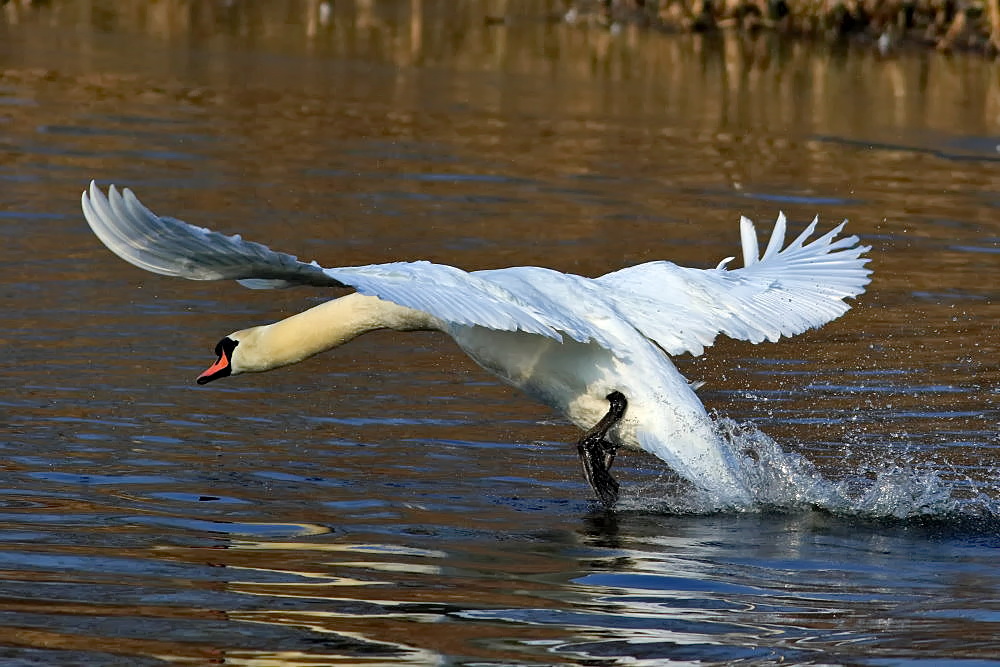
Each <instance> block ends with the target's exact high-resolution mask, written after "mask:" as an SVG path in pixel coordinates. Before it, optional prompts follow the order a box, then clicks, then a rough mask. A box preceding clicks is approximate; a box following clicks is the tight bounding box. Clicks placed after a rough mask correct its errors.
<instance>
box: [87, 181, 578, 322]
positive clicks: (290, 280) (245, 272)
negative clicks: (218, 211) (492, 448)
mask: <svg viewBox="0 0 1000 667" xmlns="http://www.w3.org/2000/svg"><path fill="white" fill-rule="evenodd" d="M82 206H83V214H84V217H86V219H87V222H88V224H90V227H91V229H93V230H94V233H95V234H96V235H97V237H98V238H99V239H101V241H102V242H103V243H104V245H106V246H107V247H108V248H109V249H110V250H111V251H112V252H114V253H115V254H116V255H118V256H119V257H121V258H122V259H124V260H125V261H127V262H129V263H131V264H134V265H135V266H138V267H139V268H141V269H145V270H147V271H152V272H153V273H159V274H162V275H166V276H177V277H180V278H188V279H189V280H225V279H231V280H237V281H239V282H240V283H241V284H242V285H244V286H246V287H251V288H256V289H264V288H275V287H288V286H290V285H315V286H319V287H351V288H354V289H356V290H357V291H358V292H361V293H362V294H369V295H372V296H377V297H379V298H381V299H385V300H387V301H392V302H393V303H397V304H399V305H401V306H406V307H408V308H415V309H417V310H422V311H424V312H426V313H429V314H431V315H433V316H434V317H436V318H438V319H439V320H441V321H442V322H445V323H449V324H455V325H462V326H483V327H489V328H491V329H499V330H505V331H516V330H521V331H527V332H530V333H537V334H541V335H543V336H548V337H551V338H555V339H557V340H562V333H560V331H562V332H563V333H568V334H569V335H570V336H571V337H574V338H580V339H584V340H586V339H587V337H586V334H585V332H579V331H575V330H574V331H570V332H567V331H566V330H565V327H562V326H560V323H559V322H558V321H555V320H554V319H553V318H552V317H550V316H548V315H546V314H545V313H544V312H543V311H542V310H540V309H538V308H536V307H533V306H531V305H529V304H527V303H525V302H524V301H523V300H522V299H519V298H518V297H517V296H515V295H514V294H512V293H511V292H509V291H508V290H507V289H505V288H504V287H502V286H500V285H498V284H496V283H493V282H491V281H488V280H485V279H483V278H481V277H478V276H476V275H474V274H471V273H467V272H465V271H462V270H461V269H457V268H455V267H452V266H446V265H443V264H433V263H431V262H396V263H392V264H373V265H370V266H355V267H344V268H335V269H325V268H323V267H321V266H320V265H319V264H316V263H315V262H312V263H307V262H300V261H299V260H298V259H296V258H295V257H294V256H293V255H288V254H285V253H281V252H275V251H274V250H271V249H270V248H268V247H267V246H265V245H261V244H260V243H254V242H252V241H245V240H243V239H242V238H240V237H239V236H238V235H235V236H226V235H225V234H220V233H218V232H213V231H211V230H209V229H205V228H202V227H196V226H194V225H190V224H188V223H186V222H184V221H182V220H177V219H176V218H168V217H160V216H158V215H156V214H155V213H153V212H152V211H150V210H149V209H147V208H146V207H145V206H143V205H142V203H141V202H140V201H139V199H138V198H137V197H136V196H135V195H134V194H132V191H131V190H129V189H128V188H125V189H124V190H123V191H122V192H121V193H119V192H118V190H117V189H116V188H115V187H114V186H111V187H110V188H109V190H108V196H105V195H104V193H103V192H102V191H101V190H100V188H98V187H97V185H96V184H94V183H91V184H90V189H89V191H88V192H84V193H83V197H82Z"/></svg>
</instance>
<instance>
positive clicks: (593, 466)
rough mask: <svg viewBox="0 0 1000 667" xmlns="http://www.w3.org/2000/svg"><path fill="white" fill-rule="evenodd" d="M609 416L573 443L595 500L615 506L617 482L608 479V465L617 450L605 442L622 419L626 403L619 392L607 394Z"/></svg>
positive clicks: (615, 446) (610, 478)
mask: <svg viewBox="0 0 1000 667" xmlns="http://www.w3.org/2000/svg"><path fill="white" fill-rule="evenodd" d="M607 398H608V403H610V404H611V407H610V408H608V413H607V414H606V415H604V416H603V417H601V421H599V422H597V424H596V425H595V426H594V427H593V428H592V429H590V430H589V431H587V432H586V433H584V434H583V437H581V438H580V440H579V441H578V442H577V443H576V451H577V452H578V453H579V454H580V463H582V464H583V474H584V476H585V477H586V478H587V481H588V482H590V486H591V487H593V489H594V491H595V492H596V493H597V497H598V498H600V499H601V502H602V503H604V504H605V505H614V504H615V502H616V501H617V500H618V482H616V481H615V478H614V477H612V476H611V472H610V469H611V464H612V463H614V462H615V454H617V453H618V446H617V445H615V444H614V443H613V442H610V441H609V440H608V439H607V436H608V431H609V430H611V427H613V426H614V425H615V424H617V423H618V422H619V421H621V418H622V417H623V416H624V415H625V408H627V407H628V401H626V400H625V396H624V395H623V394H622V393H621V392H620V391H613V392H611V393H610V394H608V397H607Z"/></svg>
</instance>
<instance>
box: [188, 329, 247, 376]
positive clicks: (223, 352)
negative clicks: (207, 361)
mask: <svg viewBox="0 0 1000 667" xmlns="http://www.w3.org/2000/svg"><path fill="white" fill-rule="evenodd" d="M239 344H240V339H239V338H238V337H237V334H230V335H228V336H225V337H224V338H223V339H222V340H220V341H219V342H218V343H217V344H216V346H215V354H216V355H217V356H218V357H219V358H218V359H217V360H216V362H215V363H214V364H212V365H211V366H209V367H208V368H206V369H205V371H204V372H203V373H202V374H201V375H199V376H198V380H197V382H198V384H208V383H209V382H211V381H212V380H218V379H219V378H224V377H229V376H230V375H237V374H239V372H240V364H239V362H238V361H237V360H236V348H237V347H239Z"/></svg>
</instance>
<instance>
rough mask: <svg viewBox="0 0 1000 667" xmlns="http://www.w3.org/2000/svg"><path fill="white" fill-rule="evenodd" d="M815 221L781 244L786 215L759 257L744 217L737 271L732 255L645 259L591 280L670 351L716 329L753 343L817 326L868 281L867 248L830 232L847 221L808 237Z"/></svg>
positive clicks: (700, 346) (695, 345)
mask: <svg viewBox="0 0 1000 667" xmlns="http://www.w3.org/2000/svg"><path fill="white" fill-rule="evenodd" d="M817 222H818V220H813V222H812V223H811V224H810V225H809V226H808V227H806V229H805V231H803V232H802V233H801V234H800V235H799V236H798V237H797V238H796V239H795V240H794V241H792V242H791V243H790V244H789V245H788V246H787V247H785V248H782V246H783V244H784V238H785V216H784V215H779V216H778V220H777V222H776V223H775V225H774V231H773V232H772V234H771V239H770V241H769V242H768V244H767V248H766V249H765V250H764V254H763V256H759V255H758V253H759V250H758V245H757V233H756V230H755V229H754V226H753V223H752V222H750V220H748V219H746V218H743V219H741V221H740V231H741V236H742V245H743V263H744V267H743V268H741V269H735V270H728V269H726V265H727V264H728V263H729V262H730V261H731V260H732V259H733V258H731V257H730V258H728V259H726V260H723V261H722V262H721V263H720V264H719V266H718V267H716V268H714V269H693V268H685V267H682V266H677V265H676V264H673V263H671V262H649V263H647V264H640V265H638V266H632V267H629V268H627V269H622V270H620V271H615V272H614V273H609V274H607V275H604V276H601V277H600V278H597V282H598V283H600V284H602V285H604V286H605V287H606V288H607V289H608V290H609V291H610V292H611V294H612V295H613V299H614V303H616V304H617V309H618V312H619V313H620V315H621V316H622V317H623V318H624V319H626V320H628V321H629V322H630V323H631V324H632V326H634V327H635V328H636V329H638V330H639V331H641V332H642V333H643V335H645V336H646V337H647V338H649V339H651V340H653V341H655V342H656V343H657V344H658V345H659V346H660V347H662V348H663V349H664V350H666V351H667V352H669V353H671V354H680V353H682V352H690V353H692V354H696V355H698V354H701V353H702V352H703V351H704V348H705V347H706V346H708V345H711V344H712V342H713V341H714V340H715V337H716V335H718V334H720V333H722V334H725V335H727V336H729V337H730V338H736V339H739V340H748V341H750V342H753V343H759V342H761V341H763V340H765V339H766V340H769V341H772V342H773V341H776V340H778V339H779V338H781V337H782V336H794V335H795V334H799V333H802V332H803V331H806V330H807V329H811V328H813V327H818V326H820V325H822V324H825V323H827V322H829V321H831V320H833V319H836V318H837V317H839V316H841V315H843V314H844V313H845V312H847V310H848V309H849V308H850V306H849V305H848V304H847V303H845V302H844V299H846V298H849V297H855V296H857V295H859V294H861V293H862V292H864V291H865V290H864V288H865V285H867V284H868V283H869V282H870V279H869V275H870V274H871V271H870V270H868V269H866V268H865V264H866V263H867V262H868V261H869V260H868V259H867V258H863V257H862V255H863V254H864V253H865V252H867V251H868V250H871V247H870V246H861V245H858V237H857V236H848V237H844V238H839V239H838V238H837V235H838V234H839V233H840V232H841V230H842V229H843V228H844V225H845V224H847V223H846V221H845V222H843V223H841V224H840V225H838V226H837V227H835V228H834V229H833V230H831V231H829V232H827V233H826V234H824V235H822V236H820V237H819V238H817V239H815V240H813V241H812V242H810V243H806V241H807V239H808V238H809V237H810V236H811V235H812V234H813V232H814V231H815V230H816V225H817Z"/></svg>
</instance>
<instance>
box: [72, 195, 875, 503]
mask: <svg viewBox="0 0 1000 667" xmlns="http://www.w3.org/2000/svg"><path fill="white" fill-rule="evenodd" d="M83 210H84V214H85V216H86V218H87V221H88V222H89V223H90V226H91V228H92V229H93V230H94V232H95V233H96V234H97V236H98V237H99V238H100V239H101V240H102V241H103V242H104V243H105V245H107V246H108V247H109V248H110V249H111V250H112V251H114V252H115V253H116V254H118V255H119V256H120V257H122V258H123V259H125V260H127V261H129V262H131V263H132V264H135V265H136V266H139V267H141V268H144V269H147V270H149V271H153V272H155V273H160V274H164V275H172V276H181V277H185V278H190V279H194V280H218V279H227V278H228V279H236V280H239V281H240V282H241V283H243V284H244V285H246V286H248V287H254V288H267V287H285V286H289V285H302V284H304V285H316V286H327V287H353V288H354V289H356V290H357V292H358V293H357V294H350V295H347V296H344V297H341V298H339V299H334V300H332V301H328V302H325V303H323V304H320V305H319V306H316V307H314V308H311V309H309V310H307V311H304V312H302V313H299V314H297V315H294V316H292V317H290V318H287V319H285V320H282V321H280V322H276V323H274V324H270V325H266V326H262V327H253V328H250V329H244V330H242V331H237V332H235V333H233V334H231V335H229V336H227V337H226V338H224V339H223V340H222V341H220V343H219V347H218V348H217V353H218V354H219V361H218V362H216V364H215V365H213V366H212V367H211V368H209V369H208V370H207V371H206V372H205V373H203V374H202V376H200V377H199V382H207V381H210V380H212V379H215V378H216V377H222V376H224V375H235V374H239V373H242V372H255V371H266V370H270V369H272V368H278V367H281V366H286V365H289V364H293V363H296V362H298V361H301V360H303V359H305V358H307V357H309V356H312V355H314V354H317V353H319V352H323V351H324V350H327V349H330V348H332V347H336V346H338V345H341V344H343V343H346V342H347V341H349V340H351V339H352V338H354V337H356V336H358V335H360V334H362V333H364V332H366V331H371V330H373V329H381V328H391V329H397V330H404V331H405V330H418V329H424V330H427V329H430V330H439V331H443V332H445V333H447V334H449V335H450V336H451V337H452V338H453V339H454V340H455V341H456V342H457V343H458V345H459V346H460V347H461V348H462V350H464V351H465V352H466V353H467V354H468V355H469V356H470V357H471V358H472V359H474V360H475V361H476V362H477V363H479V364H480V365H481V366H483V367H484V368H486V369H487V370H489V371H491V372H493V373H495V374H496V375H498V376H499V377H501V378H502V379H503V380H505V381H506V382H508V383H509V384H511V385H513V386H514V387H517V388H518V389H521V390H522V391H524V392H525V393H527V394H528V395H530V396H532V397H533V398H535V399H537V400H539V401H541V402H543V403H545V404H547V405H549V406H551V407H553V408H554V409H556V410H557V411H559V412H560V413H562V414H563V415H565V416H566V417H567V418H568V419H569V420H570V421H572V422H573V423H574V424H576V425H578V426H580V427H581V428H583V429H588V428H590V427H591V426H593V425H594V424H595V423H596V422H597V421H598V420H600V419H601V418H602V417H603V416H604V415H605V413H607V412H608V398H609V394H610V392H613V391H618V392H621V393H622V394H624V396H625V397H627V400H628V409H627V412H626V413H625V416H624V418H623V419H622V420H621V421H620V422H617V424H616V425H615V426H614V427H613V428H612V430H611V431H610V433H609V434H608V437H609V439H610V440H611V441H612V442H613V443H615V444H621V445H625V446H628V447H636V448H640V449H644V450H646V451H649V452H651V453H653V454H655V455H657V456H658V457H660V458H661V459H663V460H664V461H666V462H667V463H668V464H669V465H670V466H671V467H672V468H673V469H674V470H675V471H676V472H677V473H678V474H680V475H682V476H683V477H685V478H686V479H688V480H689V481H691V482H692V483H694V484H695V485H696V486H698V487H700V488H702V489H703V490H704V491H707V492H709V493H710V494H711V495H712V496H714V498H715V500H716V501H717V502H718V503H720V504H740V503H745V502H747V501H748V500H749V499H750V497H751V494H750V490H749V489H746V488H744V486H742V482H740V478H739V477H738V475H737V474H736V470H737V462H736V461H734V460H732V459H731V455H730V454H727V453H726V452H727V451H728V450H726V449H725V448H723V447H721V446H720V443H719V440H718V437H719V436H718V435H717V434H716V433H715V431H714V430H713V427H712V423H711V420H710V419H709V417H708V415H707V414H706V412H705V408H704V406H703V405H702V403H701V401H700V400H699V399H698V397H697V396H696V395H695V393H694V391H693V389H692V388H691V386H690V385H689V384H688V382H687V381H686V380H685V378H684V377H683V376H682V375H681V374H680V373H679V372H678V371H677V369H676V368H675V367H674V365H673V363H671V361H670V359H669V358H668V356H667V355H666V354H664V352H667V353H670V354H680V353H682V352H690V353H692V354H701V353H702V351H703V350H704V347H705V346H706V345H710V344H711V343H712V341H713V340H714V338H715V337H716V335H717V334H719V333H724V334H726V335H729V336H731V337H733V338H738V339H743V340H750V341H752V342H755V343H756V342H760V341H762V340H765V339H767V340H771V341H774V340H777V339H778V338H780V337H781V336H789V335H794V334H797V333H801V332H802V331H805V330H806V329H809V328H812V327H816V326H820V325H822V324H824V323H826V322H828V321H830V320H832V319H834V318H836V317H838V316H839V315H841V314H843V313H844V312H845V311H846V310H847V309H848V305H847V304H846V303H844V299H845V298H847V297H853V296H856V295H858V294H860V293H861V292H863V291H864V285H866V284H867V283H868V275H869V273H870V272H869V271H868V270H867V269H865V268H864V264H865V262H867V261H868V260H866V259H863V258H862V257H861V255H862V254H863V253H864V252H865V251H867V250H868V248H866V247H862V246H859V245H858V239H857V237H847V238H842V239H836V238H835V237H836V235H837V233H839V231H840V229H841V228H842V227H843V225H840V226H839V227H837V228H836V229H834V230H833V231H831V232H829V233H827V234H825V235H823V236H822V237H820V238H819V239H817V240H815V241H813V242H812V243H809V244H805V240H806V239H807V238H808V236H809V235H810V234H811V233H812V232H813V230H814V229H815V226H816V223H815V221H814V222H813V223H812V225H810V226H809V227H808V228H807V229H806V231H805V232H803V233H802V234H801V235H800V236H799V237H798V238H797V239H795V240H794V241H793V242H792V243H791V244H789V246H787V247H786V248H785V249H782V244H783V241H784V231H785V221H784V217H783V216H779V218H778V221H777V223H776V224H775V230H774V232H773V233H772V236H771V240H770V242H769V243H768V246H767V248H766V250H765V251H764V253H763V256H760V255H759V251H758V247H757V237H756V232H755V231H754V229H753V226H752V224H751V223H750V222H749V220H746V219H743V221H742V224H741V231H742V240H743V254H744V264H745V266H744V268H742V269H736V270H727V269H726V268H725V265H726V264H727V263H728V261H729V260H725V261H723V262H722V263H721V264H720V265H719V266H718V267H717V268H715V269H708V270H702V269H690V268H683V267H679V266H677V265H675V264H672V263H670V262H650V263H647V264H641V265H638V266H633V267H629V268H626V269H622V270H620V271H616V272H614V273H610V274H607V275H605V276H601V277H600V278H596V279H589V278H584V277H581V276H575V275H571V274H564V273H560V272H558V271H553V270H550V269H543V268H538V267H513V268H508V269H496V270H487V271H476V272H472V273H466V272H465V271H461V270H460V269H456V268H454V267H450V266H445V265H440V264H431V263H429V262H414V263H393V264H380V265H371V266H362V267H347V268H336V269H325V268H322V267H320V266H319V265H317V264H315V263H311V264H307V263H305V262H299V261H298V260H297V259H295V258H294V257H292V256H291V255H286V254H283V253H277V252H274V251H272V250H270V249H269V248H267V247H266V246H262V245H259V244H256V243H251V242H247V241H243V240H242V239H240V238H239V237H238V236H233V237H227V236H224V235H222V234H218V233H216V232H212V231H209V230H207V229H202V228H199V227H194V226H191V225H188V224H187V223H184V222H181V221H179V220H175V219H172V218H160V217H158V216H156V215H155V214H153V213H152V212H150V211H149V210H148V209H146V208H145V207H143V206H142V204H141V203H140V202H139V201H138V199H136V198H135V196H134V195H133V194H132V193H131V192H130V191H129V190H127V189H126V190H125V191H124V195H120V194H119V193H118V192H117V191H116V190H115V188H114V187H112V188H111V189H110V191H109V197H105V195H104V194H103V193H102V192H101V191H100V190H99V189H98V188H97V187H96V186H95V185H94V184H91V188H90V192H89V194H88V193H86V192H85V193H84V195H83Z"/></svg>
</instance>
